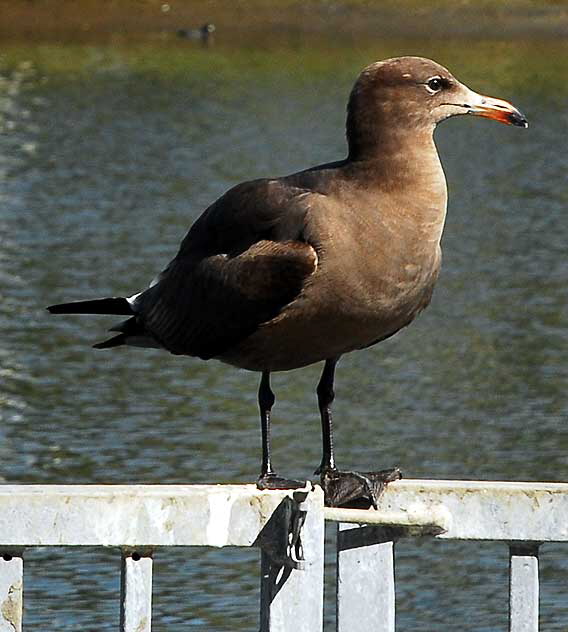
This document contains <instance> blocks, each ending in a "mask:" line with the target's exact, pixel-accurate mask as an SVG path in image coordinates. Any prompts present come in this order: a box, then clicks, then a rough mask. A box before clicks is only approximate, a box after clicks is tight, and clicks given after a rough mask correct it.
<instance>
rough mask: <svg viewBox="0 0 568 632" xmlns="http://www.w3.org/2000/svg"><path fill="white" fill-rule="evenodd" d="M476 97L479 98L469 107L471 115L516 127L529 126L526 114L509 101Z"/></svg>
mask: <svg viewBox="0 0 568 632" xmlns="http://www.w3.org/2000/svg"><path fill="white" fill-rule="evenodd" d="M476 96H478V97H479V98H478V99H476V101H475V102H474V103H472V104H471V105H470V106H469V114H474V115H476V116H483V117H484V118H490V119H494V120H495V121H499V122H500V123H506V124H507V125H516V126H517V127H528V126H529V124H528V121H527V119H526V118H525V116H524V114H522V113H521V112H520V111H519V110H517V108H516V107H515V106H514V105H512V104H511V103H509V102H508V101H505V100H503V99H495V98H493V97H484V96H482V95H476Z"/></svg>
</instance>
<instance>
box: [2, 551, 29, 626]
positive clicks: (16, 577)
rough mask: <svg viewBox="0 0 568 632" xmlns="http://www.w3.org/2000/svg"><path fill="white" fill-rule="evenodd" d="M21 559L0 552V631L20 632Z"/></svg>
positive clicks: (22, 567)
mask: <svg viewBox="0 0 568 632" xmlns="http://www.w3.org/2000/svg"><path fill="white" fill-rule="evenodd" d="M23 571H24V563H23V559H22V558H21V557H19V556H12V555H2V553H1V552H0V632H21V630H22V589H23Z"/></svg>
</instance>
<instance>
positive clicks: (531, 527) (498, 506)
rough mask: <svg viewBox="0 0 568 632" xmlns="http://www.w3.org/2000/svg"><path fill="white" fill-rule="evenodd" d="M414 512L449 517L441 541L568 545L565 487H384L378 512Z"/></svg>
mask: <svg viewBox="0 0 568 632" xmlns="http://www.w3.org/2000/svg"><path fill="white" fill-rule="evenodd" d="M417 506H420V507H421V513H422V512H427V511H428V509H429V508H431V509H432V510H433V511H435V512H438V511H439V510H440V508H442V507H443V508H445V510H446V511H447V512H448V513H449V520H448V521H447V523H446V525H445V526H446V530H445V532H444V533H441V534H440V535H438V536H437V537H438V538H440V539H450V540H502V541H506V542H507V541H508V542H523V541H525V542H526V541H528V542H567V541H568V520H567V519H566V518H567V516H568V484H566V483H509V482H493V481H442V480H439V481H436V480H410V479H408V480H401V481H395V482H394V483H390V484H389V485H388V486H387V489H386V491H385V492H384V494H383V495H382V496H381V497H380V499H379V503H378V510H379V511H382V512H386V513H389V512H400V511H402V512H404V511H408V509H409V508H411V507H417ZM369 511H370V512H371V513H372V510H369ZM361 522H363V523H364V522H365V521H364V520H362V521H361Z"/></svg>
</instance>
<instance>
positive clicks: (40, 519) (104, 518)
mask: <svg viewBox="0 0 568 632" xmlns="http://www.w3.org/2000/svg"><path fill="white" fill-rule="evenodd" d="M311 489H312V487H311V485H310V486H309V487H307V488H306V489H305V490H292V491H291V490H287V491H286V490H282V491H260V490H258V489H257V488H256V486H255V485H0V547H3V548H4V549H6V548H9V547H16V548H21V547H27V546H116V547H130V548H143V547H146V548H153V547H157V546H213V547H223V546H253V545H254V544H255V543H256V540H257V538H258V537H259V535H260V534H261V532H262V531H263V529H264V527H266V525H267V523H268V522H269V520H270V518H271V516H272V515H273V514H274V512H275V511H276V509H277V508H278V507H279V506H280V505H281V504H282V502H283V501H284V500H285V499H287V498H288V499H293V498H298V496H302V495H303V496H304V497H305V496H306V494H307V493H308V491H310V490H311ZM316 496H317V497H320V496H321V500H320V504H321V505H322V506H323V493H322V492H321V490H319V491H318V492H317V493H316Z"/></svg>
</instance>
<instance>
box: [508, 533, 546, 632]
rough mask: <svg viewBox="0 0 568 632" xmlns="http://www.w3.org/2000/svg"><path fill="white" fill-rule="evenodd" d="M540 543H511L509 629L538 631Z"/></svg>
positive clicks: (514, 631) (520, 631)
mask: <svg viewBox="0 0 568 632" xmlns="http://www.w3.org/2000/svg"><path fill="white" fill-rule="evenodd" d="M538 597H539V585H538V545H537V544H531V543H528V544H512V545H510V547H509V632H538Z"/></svg>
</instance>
